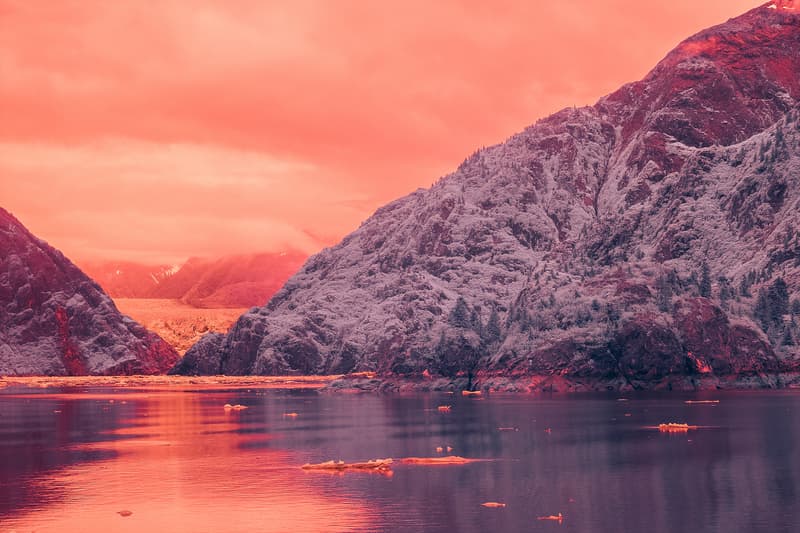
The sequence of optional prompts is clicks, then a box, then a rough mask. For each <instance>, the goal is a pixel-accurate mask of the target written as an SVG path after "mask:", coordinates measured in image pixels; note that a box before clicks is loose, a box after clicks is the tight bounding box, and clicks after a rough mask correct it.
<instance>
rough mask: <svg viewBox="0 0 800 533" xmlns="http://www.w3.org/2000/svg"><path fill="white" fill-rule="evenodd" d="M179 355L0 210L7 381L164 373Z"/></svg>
mask: <svg viewBox="0 0 800 533" xmlns="http://www.w3.org/2000/svg"><path fill="white" fill-rule="evenodd" d="M177 359H178V354H177V353H176V352H175V350H173V349H172V348H171V347H170V346H169V345H168V344H167V343H165V342H164V341H163V340H162V339H161V338H159V337H158V336H157V335H154V334H152V333H150V332H148V331H147V330H146V329H144V328H143V327H142V326H140V325H139V324H137V323H136V322H134V321H133V320H131V319H130V318H128V317H126V316H123V315H122V314H120V312H119V311H117V308H116V307H115V306H114V304H113V302H112V301H111V299H110V298H109V297H108V296H106V294H105V293H103V291H102V290H101V289H100V287H98V286H97V285H96V284H95V283H94V282H93V281H92V280H91V279H89V278H88V277H87V276H86V275H85V274H83V273H82V272H81V271H80V270H79V269H78V268H77V267H76V266H75V265H73V264H72V263H71V262H70V261H69V260H67V259H66V258H65V257H64V256H63V255H62V254H61V253H60V252H58V251H57V250H55V249H53V248H52V247H50V246H48V245H47V244H46V243H45V242H43V241H41V240H39V239H37V238H36V237H34V236H33V235H32V234H31V233H30V232H29V231H28V230H27V229H25V227H23V226H22V224H20V222H19V221H18V220H16V219H15V218H14V217H13V216H11V214H9V213H8V212H7V211H4V210H3V209H0V374H6V375H9V374H10V375H39V374H42V375H85V374H157V373H163V372H165V371H166V370H168V369H169V368H170V367H171V366H172V365H173V364H174V363H175V361H176V360H177Z"/></svg>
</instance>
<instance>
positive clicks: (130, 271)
mask: <svg viewBox="0 0 800 533" xmlns="http://www.w3.org/2000/svg"><path fill="white" fill-rule="evenodd" d="M78 266H79V267H80V269H81V270H83V272H85V273H86V275H88V276H89V277H90V278H92V279H93V280H95V281H96V282H97V283H98V285H100V286H101V287H102V288H103V290H104V291H105V292H106V294H108V295H109V296H111V297H112V298H151V297H152V296H153V293H154V292H155V291H156V290H157V289H158V286H159V285H160V284H161V283H162V282H163V281H164V280H165V279H167V278H169V277H171V276H173V275H174V274H176V273H177V272H178V271H179V270H180V266H170V265H143V264H140V263H134V262H131V261H89V262H81V263H79V264H78Z"/></svg>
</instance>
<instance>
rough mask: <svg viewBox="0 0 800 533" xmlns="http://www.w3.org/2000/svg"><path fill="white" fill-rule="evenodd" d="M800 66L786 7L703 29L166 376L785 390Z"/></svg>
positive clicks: (356, 240)
mask: <svg viewBox="0 0 800 533" xmlns="http://www.w3.org/2000/svg"><path fill="white" fill-rule="evenodd" d="M798 74H800V14H798V11H797V9H796V8H795V3H794V2H782V3H780V5H775V4H768V5H765V6H762V7H760V8H757V9H755V10H753V11H750V12H748V13H746V14H745V15H743V16H741V17H739V18H737V19H733V20H731V21H729V22H727V23H725V24H723V25H720V26H717V27H714V28H711V29H709V30H707V31H704V32H701V33H700V34H698V35H696V36H694V37H691V38H690V39H688V40H687V41H685V42H684V43H682V44H681V45H679V46H678V47H677V48H676V49H675V50H674V51H673V52H671V53H670V54H669V55H668V56H667V57H666V58H665V59H664V60H663V61H662V62H661V63H659V64H658V65H657V66H656V68H655V69H654V70H653V71H652V72H651V73H650V74H649V75H648V76H647V77H646V78H645V79H644V80H642V81H640V82H636V83H632V84H629V85H626V86H624V87H623V88H621V89H620V90H619V91H617V92H615V93H613V94H611V95H609V96H607V97H605V98H603V99H601V100H600V101H599V102H598V103H597V104H596V105H595V106H593V107H587V108H581V109H568V110H564V111H561V112H559V113H557V114H555V115H553V116H551V117H548V118H546V119H544V120H541V121H539V122H538V123H536V124H535V125H533V126H531V127H529V128H527V129H526V130H525V131H523V132H522V133H519V134H517V135H515V136H513V137H511V138H510V139H508V140H507V141H506V142H505V143H503V144H500V145H497V146H494V147H491V148H487V149H483V150H480V151H478V152H476V153H475V154H473V155H472V156H470V157H469V158H468V159H466V160H465V161H464V163H463V164H462V165H461V166H460V167H459V168H458V170H457V171H456V172H454V173H453V174H451V175H449V176H446V177H445V178H443V179H441V180H440V181H439V182H438V183H437V184H436V185H434V186H433V187H432V188H431V189H429V190H419V191H417V192H415V193H413V194H411V195H409V196H407V197H405V198H402V199H400V200H397V201H395V202H393V203H391V204H389V205H387V206H385V207H383V208H381V209H379V210H378V211H377V212H376V213H375V214H374V215H373V216H372V217H371V218H369V219H368V220H367V221H366V222H364V223H363V224H362V226H361V227H360V228H359V229H358V230H356V231H355V232H353V233H352V234H351V235H349V236H348V237H346V238H345V239H344V240H343V241H342V242H341V243H340V244H338V245H337V246H335V247H333V248H330V249H326V250H324V251H323V252H322V253H320V254H318V255H316V256H314V257H312V258H311V259H310V260H309V261H308V262H307V263H306V264H305V266H304V267H303V268H302V269H301V271H300V272H299V273H298V274H297V275H295V276H294V277H293V278H291V279H290V280H289V281H288V282H287V283H286V285H285V286H284V287H283V289H282V290H281V291H280V292H278V293H277V294H276V295H275V296H274V297H273V298H272V300H271V301H270V302H269V304H268V305H267V306H266V307H262V308H259V309H254V310H252V311H250V312H248V313H246V314H245V315H243V316H242V317H241V318H240V319H239V321H238V323H237V324H236V325H235V326H234V327H233V328H232V329H231V331H230V332H229V333H228V334H227V335H219V334H215V335H209V336H207V337H205V338H203V339H202V340H201V341H200V342H199V343H198V344H197V345H195V346H194V347H193V348H192V349H191V350H190V351H189V352H188V353H187V355H186V357H185V358H184V359H183V360H182V361H181V363H179V365H178V366H177V367H176V369H175V371H176V372H182V373H217V372H224V373H228V374H250V373H253V374H277V373H286V372H302V373H326V372H336V373H338V372H346V371H351V370H376V371H378V372H381V373H383V374H386V375H418V374H419V373H422V372H423V371H425V370H428V371H429V372H430V373H432V374H441V375H443V376H448V377H452V376H457V375H465V374H466V375H471V374H474V373H477V374H478V375H479V376H480V377H481V378H482V379H487V380H488V379H492V378H493V377H499V376H502V377H503V378H514V379H518V380H519V379H523V380H526V379H530V384H531V386H532V387H536V386H545V385H546V384H548V383H550V384H552V383H554V382H558V383H561V382H564V383H568V384H569V385H575V386H578V385H580V384H589V385H587V386H590V387H595V386H604V387H605V386H608V387H642V388H656V387H666V386H677V387H694V386H726V385H729V384H737V385H749V386H772V385H780V384H781V381H780V379H781V378H779V377H777V376H776V374H777V373H778V372H780V371H784V370H792V369H794V368H795V367H796V366H797V365H796V363H795V356H796V352H797V349H796V348H795V346H794V345H795V343H796V342H797V341H800V339H799V338H798V330H797V326H796V323H795V321H794V318H793V316H794V315H793V310H794V312H796V313H798V314H800V303H798V304H796V306H793V305H792V300H793V295H795V294H796V291H797V290H798V287H800V235H798V233H797V231H796V229H797V228H800V215H799V214H798V213H800V211H799V210H798V207H799V206H798V203H800V148H798V145H799V143H800V131H799V128H800V121H799V120H798V100H800V81H799V80H800V76H799V75H798Z"/></svg>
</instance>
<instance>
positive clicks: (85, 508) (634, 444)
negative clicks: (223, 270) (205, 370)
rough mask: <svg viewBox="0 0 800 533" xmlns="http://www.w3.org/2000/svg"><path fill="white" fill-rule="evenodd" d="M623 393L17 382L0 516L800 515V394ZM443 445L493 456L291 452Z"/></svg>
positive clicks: (580, 519)
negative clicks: (374, 464)
mask: <svg viewBox="0 0 800 533" xmlns="http://www.w3.org/2000/svg"><path fill="white" fill-rule="evenodd" d="M625 397H626V398H627V399H628V401H618V399H619V398H620V396H619V395H574V396H567V395H563V396H559V395H553V396H504V395H493V396H488V397H485V398H483V399H476V398H462V397H458V396H449V395H444V394H420V395H411V396H377V395H374V396H373V395H365V396H336V395H333V396H332V395H320V394H318V393H317V392H315V391H309V390H296V391H292V390H275V389H264V390H259V389H255V388H254V389H250V390H194V391H192V390H186V391H181V392H177V391H164V390H130V389H107V388H106V389H73V390H67V389H64V390H56V391H54V390H52V389H49V390H44V391H42V390H30V389H19V388H16V389H6V390H3V391H0V533H5V532H9V531H16V532H18V533H22V532H29V531H36V532H40V533H41V532H73V531H74V532H86V533H94V532H108V531H115V532H127V531H131V532H134V531H135V532H142V531H146V532H151V533H155V532H159V531H170V532H187V533H188V532H191V533H196V532H215V533H219V532H248V533H251V532H262V531H263V532H321V531H334V532H335V531H343V532H344V531H387V532H400V531H412V532H413V531H431V532H439V531H441V532H450V533H452V532H494V531H509V532H515V531H544V532H548V531H558V532H573V531H574V532H606V531H607V532H637V533H638V532H648V533H657V532H691V531H725V532H736V531H742V532H745V531H746V532H751V531H765V532H772V533H774V532H783V531H786V532H789V531H792V532H796V531H800V502H799V501H798V500H799V499H798V496H800V494H798V490H800V487H799V486H798V483H800V459H799V458H798V452H799V451H800V450H798V442H799V441H800V394H798V393H791V392H756V393H752V392H748V393H735V394H732V393H725V394H722V393H721V394H714V395H711V396H699V397H698V396H689V395H681V394H650V395H627V396H625ZM698 398H699V399H719V400H720V403H719V404H716V405H696V404H695V405H691V404H686V403H684V401H685V400H687V399H698ZM225 403H232V404H236V403H238V404H243V405H246V406H248V407H249V409H247V410H244V411H239V412H225V411H224V410H223V408H222V407H223V405H224V404H225ZM444 404H449V405H452V408H451V411H450V412H440V411H438V410H437V407H438V406H439V405H444ZM286 413H297V415H298V416H297V417H286V416H284V415H285V414H286ZM667 421H677V422H687V423H690V424H697V425H699V426H703V427H702V428H700V429H698V430H696V431H692V432H690V433H688V434H673V435H670V434H661V433H659V432H658V431H657V430H654V429H652V428H649V427H648V426H654V425H657V424H658V423H660V422H667ZM501 427H502V428H517V429H518V430H513V429H512V430H510V431H500V430H499V429H498V428H501ZM548 429H549V430H550V431H549V432H548V431H547V430H548ZM438 446H442V447H446V446H451V447H452V448H453V452H452V453H453V454H457V455H460V456H463V457H469V458H481V459H490V461H485V462H477V463H473V464H467V465H461V466H405V465H396V466H395V468H394V469H393V474H392V475H391V476H388V475H379V474H369V473H347V474H344V475H331V474H325V473H312V472H305V471H303V470H301V469H300V468H299V467H300V466H301V465H303V464H304V463H307V462H321V461H326V460H329V459H343V460H345V461H363V460H367V459H373V458H386V457H393V458H402V457H411V456H416V457H434V456H437V455H438V454H437V452H436V448H437V447H438ZM488 501H496V502H503V503H505V504H506V507H505V508H499V509H491V508H485V507H482V506H481V504H482V503H484V502H488ZM122 510H128V511H131V512H132V513H133V514H132V515H130V516H127V517H123V516H121V515H120V514H118V512H119V511H122ZM558 513H562V514H563V517H564V520H563V522H562V523H558V522H551V521H539V520H537V517H539V516H546V515H554V514H558Z"/></svg>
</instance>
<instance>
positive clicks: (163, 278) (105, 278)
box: [84, 252, 306, 308]
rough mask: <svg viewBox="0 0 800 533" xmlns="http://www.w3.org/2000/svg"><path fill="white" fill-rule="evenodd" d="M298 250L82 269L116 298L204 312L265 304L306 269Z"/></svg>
mask: <svg viewBox="0 0 800 533" xmlns="http://www.w3.org/2000/svg"><path fill="white" fill-rule="evenodd" d="M305 259H306V256H305V255H304V254H301V253H299V252H285V253H259V254H251V255H239V256H228V257H223V258H219V259H213V260H211V259H200V258H192V259H189V260H188V261H187V262H186V263H185V264H183V265H181V266H169V265H151V266H147V265H141V264H137V263H130V262H101V263H87V264H85V265H84V269H85V271H86V273H87V274H89V275H90V276H91V277H92V278H93V279H94V280H96V281H97V282H98V283H99V284H100V285H101V286H102V287H103V288H104V289H105V290H106V291H107V292H108V294H109V295H110V296H111V297H113V298H148V299H170V300H180V301H182V302H183V303H185V304H188V305H191V306H194V307H201V308H242V307H253V306H256V305H264V304H265V303H266V302H267V301H268V300H269V299H270V297H272V295H273V294H275V292H277V291H278V290H279V289H280V288H281V287H282V286H283V284H284V283H285V282H286V280H287V279H289V278H290V277H291V276H292V275H293V274H294V273H295V272H297V270H298V269H299V268H300V266H302V264H303V262H304V261H305Z"/></svg>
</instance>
